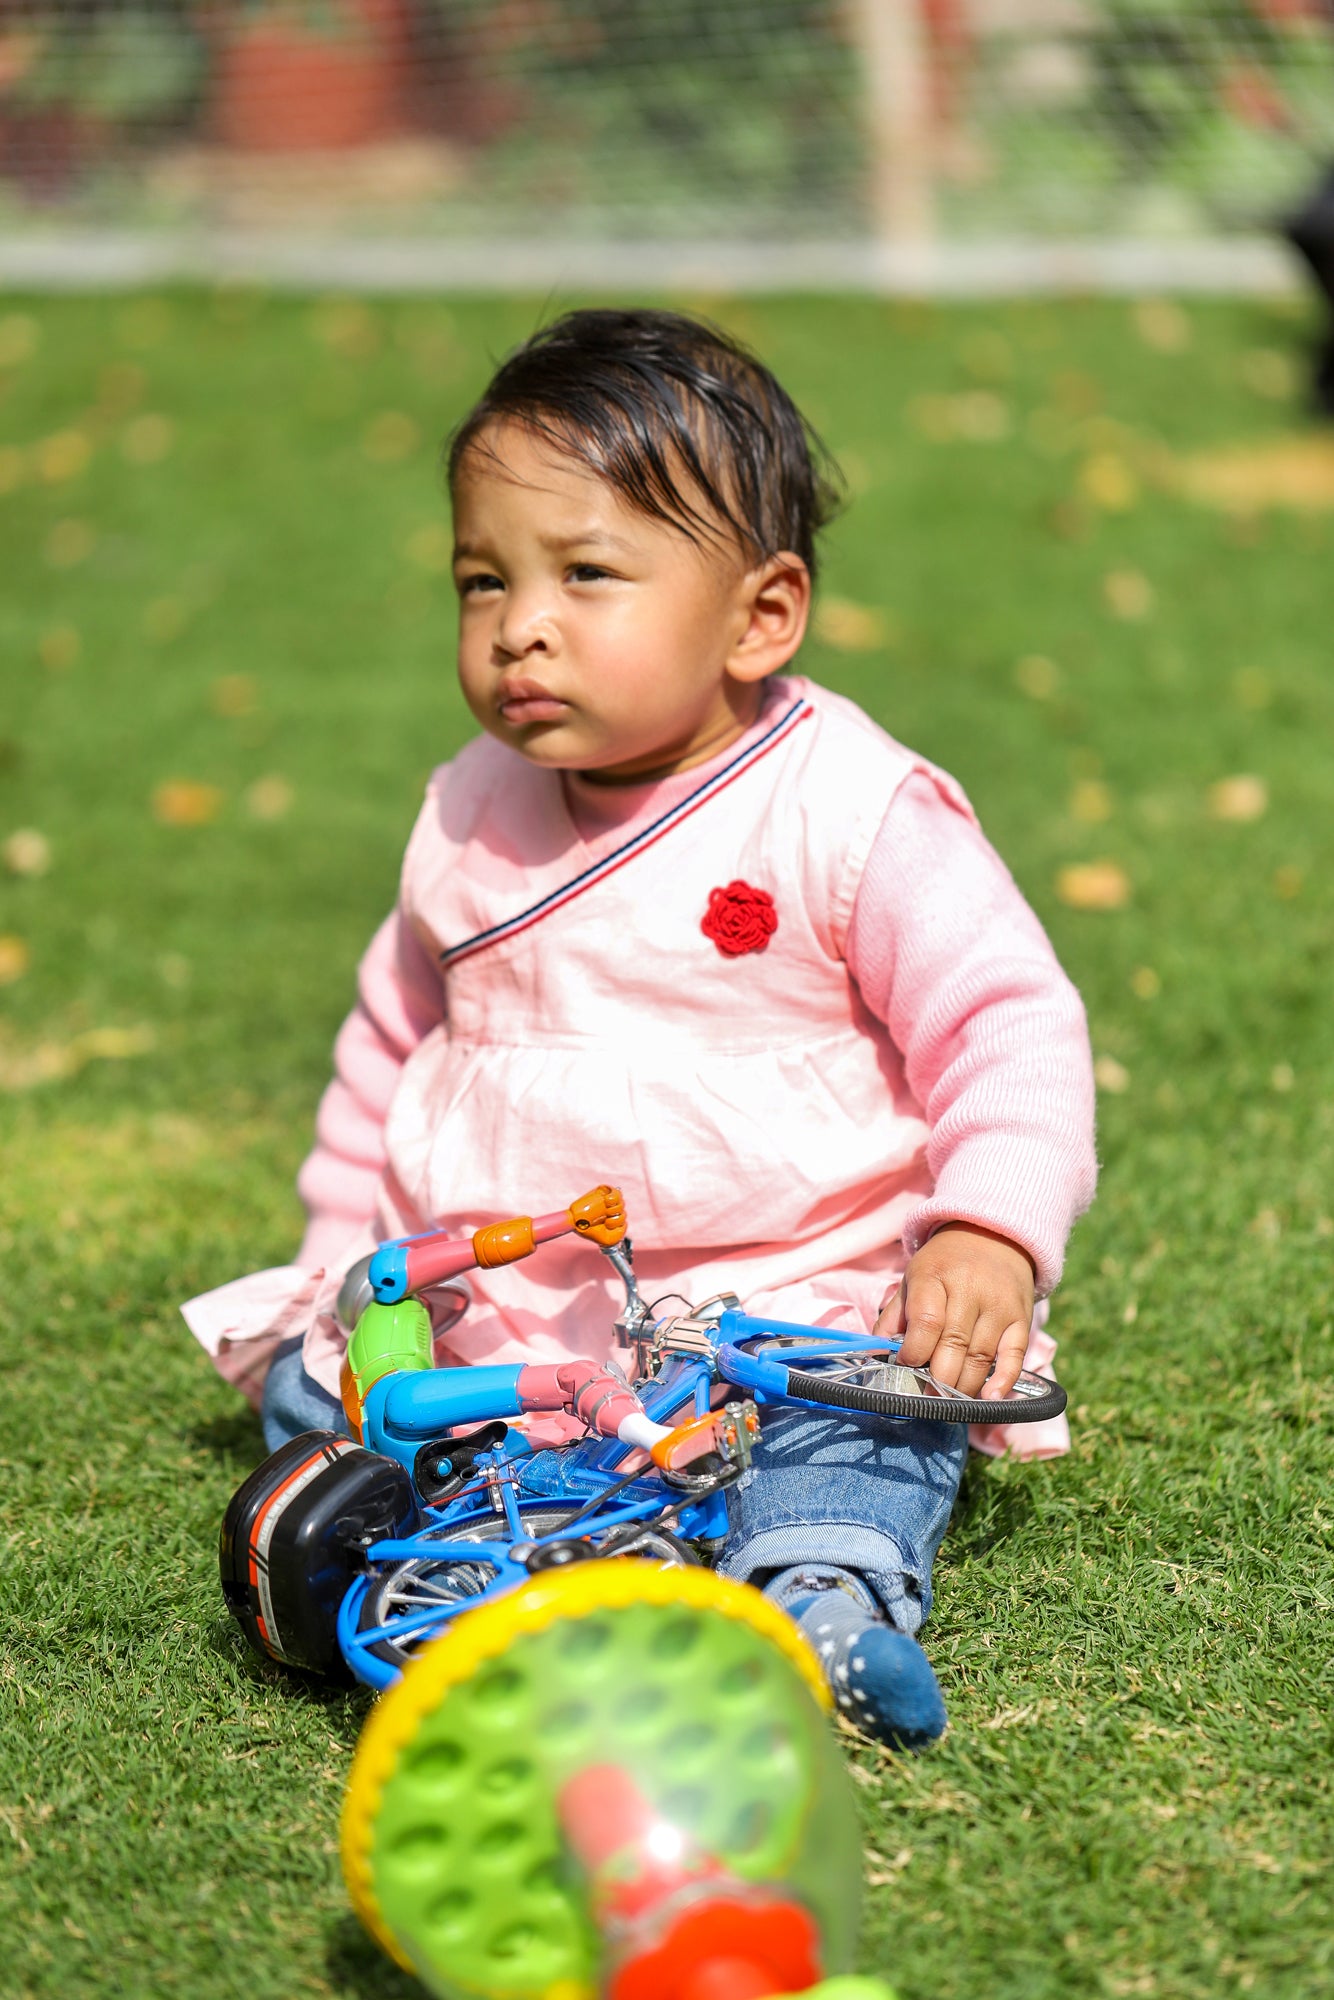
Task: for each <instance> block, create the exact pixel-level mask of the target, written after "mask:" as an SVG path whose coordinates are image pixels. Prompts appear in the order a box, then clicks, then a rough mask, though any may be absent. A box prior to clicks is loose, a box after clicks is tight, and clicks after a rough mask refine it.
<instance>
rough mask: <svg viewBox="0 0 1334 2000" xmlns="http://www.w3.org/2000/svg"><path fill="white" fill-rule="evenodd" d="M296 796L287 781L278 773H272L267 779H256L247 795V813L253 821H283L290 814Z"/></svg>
mask: <svg viewBox="0 0 1334 2000" xmlns="http://www.w3.org/2000/svg"><path fill="white" fill-rule="evenodd" d="M294 797H295V794H294V792H293V790H292V787H291V785H290V784H289V783H288V781H287V779H286V778H284V777H283V776H282V775H281V773H279V772H277V771H270V772H269V774H268V776H267V777H264V778H256V780H255V782H254V784H253V785H251V787H250V789H249V791H247V793H246V795H245V807H246V811H247V812H248V813H249V814H250V817H251V819H281V818H282V817H283V814H284V813H286V812H290V810H291V806H292V800H293V798H294Z"/></svg>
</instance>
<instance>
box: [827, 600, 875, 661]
mask: <svg viewBox="0 0 1334 2000" xmlns="http://www.w3.org/2000/svg"><path fill="white" fill-rule="evenodd" d="M815 636H816V638H817V639H818V640H820V642H821V644H822V645H825V646H832V647H833V648H834V649H835V651H836V652H839V653H874V652H877V651H878V650H879V648H880V647H881V646H883V645H885V644H886V643H887V641H888V639H889V620H888V618H887V617H886V615H885V613H884V612H883V611H881V610H879V609H878V608H877V607H876V606H875V605H871V604H854V603H853V602H852V601H851V599H850V598H846V597H826V598H824V599H822V600H821V602H820V603H819V604H818V605H817V606H816V610H815Z"/></svg>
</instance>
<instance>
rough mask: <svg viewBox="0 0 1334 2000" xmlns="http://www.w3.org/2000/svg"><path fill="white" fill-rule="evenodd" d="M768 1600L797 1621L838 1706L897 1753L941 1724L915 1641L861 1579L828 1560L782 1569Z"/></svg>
mask: <svg viewBox="0 0 1334 2000" xmlns="http://www.w3.org/2000/svg"><path fill="white" fill-rule="evenodd" d="M764 1594H765V1596H766V1597H772V1598H773V1599H774V1601H775V1602H776V1603H778V1604H780V1605H781V1606H782V1608H783V1610H784V1611H786V1612H787V1614H788V1616H789V1617H790V1618H793V1619H795V1621H796V1623H797V1624H798V1625H799V1626H800V1627H801V1630H802V1632H803V1633H804V1634H805V1636H806V1638H807V1639H808V1640H809V1641H810V1643H811V1645H812V1647H813V1648H814V1650H815V1653H816V1656H817V1658H818V1659H819V1661H820V1664H821V1666H822V1667H823V1668H824V1671H825V1677H826V1679H827V1680H828V1682H829V1687H830V1691H831V1693H832V1694H833V1697H834V1700H835V1702H836V1703H837V1704H838V1707H839V1709H840V1710H841V1711H842V1713H843V1714H844V1715H845V1716H846V1717H847V1718H848V1721H849V1722H854V1723H855V1724H856V1725H857V1727H858V1729H861V1730H864V1731H865V1733H866V1734H867V1735H868V1736H876V1737H879V1739H880V1741H881V1742H882V1743H888V1744H889V1745H890V1746H891V1747H892V1748H893V1749H895V1750H920V1749H921V1748H922V1747H923V1746H924V1745H925V1744H927V1743H931V1742H934V1740H935V1738H936V1737H937V1736H939V1735H941V1734H942V1733H943V1731H944V1728H945V1703H944V1701H943V1699H942V1697H941V1693H940V1689H939V1687H938V1686H937V1684H936V1677H935V1675H934V1674H933V1673H932V1671H931V1663H930V1661H929V1660H928V1659H927V1657H926V1654H925V1653H924V1652H923V1651H922V1649H921V1647H920V1646H919V1645H918V1643H917V1641H916V1640H915V1639H910V1638H909V1637H908V1635H907V1633H906V1632H899V1631H896V1629H895V1628H894V1626H892V1625H890V1624H889V1623H887V1621H886V1620H885V1618H884V1617H883V1616H882V1614H881V1612H880V1610H879V1607H878V1606H877V1604H876V1602H875V1599H874V1598H873V1597H872V1595H871V1593H870V1591H869V1590H868V1589H867V1587H866V1585H865V1584H864V1583H863V1582H862V1580H861V1578H860V1577H859V1576H855V1575H854V1574H853V1572H852V1571H851V1570H846V1569H837V1568H835V1567H834V1566H833V1565H831V1564H830V1565H826V1564H818V1565H813V1566H812V1565H807V1566H805V1567H801V1568H797V1569H786V1570H783V1571H781V1572H780V1573H779V1575H777V1576H776V1577H773V1578H772V1579H771V1580H770V1582H769V1583H768V1584H766V1586H765V1592H764Z"/></svg>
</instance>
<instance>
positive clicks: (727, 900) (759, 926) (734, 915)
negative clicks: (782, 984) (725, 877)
mask: <svg viewBox="0 0 1334 2000" xmlns="http://www.w3.org/2000/svg"><path fill="white" fill-rule="evenodd" d="M700 929H701V930H702V931H703V933H704V935H705V937H708V938H712V939H713V941H714V943H715V944H716V945H717V947H718V949H719V951H720V952H721V953H722V955H723V957H724V958H740V957H741V954H742V953H743V952H746V951H763V950H764V949H765V947H766V945H767V944H768V942H769V940H770V938H771V937H772V936H773V934H774V932H775V931H776V930H777V929H778V912H777V911H776V910H775V908H774V899H773V897H772V896H771V895H770V894H769V892H768V890H767V889H752V888H751V886H750V884H749V882H729V883H728V885H727V887H726V888H725V889H710V891H709V907H708V910H707V912H706V914H705V917H704V920H703V922H702V923H701V924H700Z"/></svg>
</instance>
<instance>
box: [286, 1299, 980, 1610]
mask: <svg viewBox="0 0 1334 2000" xmlns="http://www.w3.org/2000/svg"><path fill="white" fill-rule="evenodd" d="M261 1417H262V1421H263V1425H264V1442H265V1443H266V1444H267V1445H268V1447H269V1450H270V1451H276V1450H277V1449H278V1447H279V1445H282V1444H286V1442H287V1440H288V1439H289V1438H293V1437H296V1436H298V1435H299V1434H300V1432H302V1431H312V1430H325V1431H337V1432H338V1433H339V1434H340V1436H343V1437H346V1436H348V1435H349V1433H348V1427H347V1419H346V1417H345V1416H344V1415H343V1406H342V1404H341V1403H340V1402H339V1400H338V1398H337V1397H336V1396H331V1395H330V1394H329V1392H328V1390H327V1389H322V1388H321V1387H320V1385H319V1383H318V1382H316V1381H315V1380H314V1379H313V1377H311V1376H310V1375H308V1374H307V1373H306V1370H305V1368H304V1366H303V1365H302V1361H301V1341H300V1339H299V1338H298V1339H295V1340H285V1341H284V1342H283V1343H282V1345H281V1346H280V1347H279V1348H277V1349H276V1351H275V1353H274V1358H273V1363H272V1366H271V1367H270V1369H269V1374H268V1380H267V1381H266V1382H265V1384H264V1404H263V1409H262V1411H261ZM967 1456H968V1433H967V1432H966V1430H965V1429H964V1427H963V1425H962V1424H919V1423H909V1422H898V1423H883V1422H877V1421H876V1420H875V1419H874V1418H871V1417H860V1416H854V1415H852V1414H850V1413H846V1412H844V1411H841V1410H829V1411H825V1410H808V1409H799V1408H797V1407H795V1406H793V1407H786V1408H779V1409H774V1410H768V1411H766V1412H765V1416H764V1429H763V1433H762V1435H761V1438H760V1442H759V1445H758V1447H757V1449H756V1452H755V1459H754V1463H753V1465H752V1467H751V1470H750V1472H749V1474H748V1475H747V1476H746V1477H745V1479H743V1480H742V1482H741V1483H740V1485H739V1486H735V1487H733V1488H732V1490H731V1492H730V1493H729V1494H728V1496H727V1504H728V1516H729V1520H730V1524H731V1525H730V1532H729V1534H728V1537H727V1540H726V1542H725V1543H724V1545H723V1552H722V1555H721V1557H720V1559H719V1562H718V1567H719V1569H720V1570H722V1571H723V1572H724V1574H725V1575H727V1576H734V1577H737V1578H739V1579H740V1580H741V1581H742V1582H743V1583H755V1584H758V1585H762V1584H763V1583H764V1582H765V1581H766V1580H767V1578H768V1577H769V1576H770V1575H772V1574H774V1573H775V1572H776V1571H778V1570H784V1569H791V1568H793V1567H795V1566H797V1565H800V1564H803V1563H811V1564H819V1565H824V1566H828V1565H829V1564H831V1563H832V1564H836V1565H837V1566H838V1567H839V1568H840V1569H848V1570H853V1571H855V1572H856V1574H857V1575H858V1576H860V1577H862V1578H863V1579H864V1580H865V1582H866V1584H867V1585H868V1586H869V1588H870V1589H871V1590H872V1591H873V1592H874V1594H875V1596H876V1598H877V1600H878V1601H879V1603H880V1605H881V1607H882V1608H883V1610H884V1612H885V1615H886V1617H887V1618H888V1619H889V1621H890V1623H891V1624H892V1625H896V1626H897V1627H898V1629H899V1631H901V1632H907V1633H909V1634H910V1635H911V1634H912V1633H915V1632H916V1631H917V1630H918V1628H919V1626H921V1625H922V1623H923V1622H924V1620H925V1618H926V1616H927V1613H928V1612H929V1611H930V1609H931V1565H932V1563H933V1562H934V1561H935V1557H936V1550H937V1549H938V1548H939V1547H940V1543H941V1539H942V1537H943V1536H944V1533H945V1528H946V1524H947V1523H948V1521H949V1518H950V1509H951V1508H952V1507H953V1505H954V1496H955V1494H956V1493H957V1492H958V1490H959V1480H960V1478H961V1477H962V1474H963V1466H964V1460H965V1459H966V1457H967Z"/></svg>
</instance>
